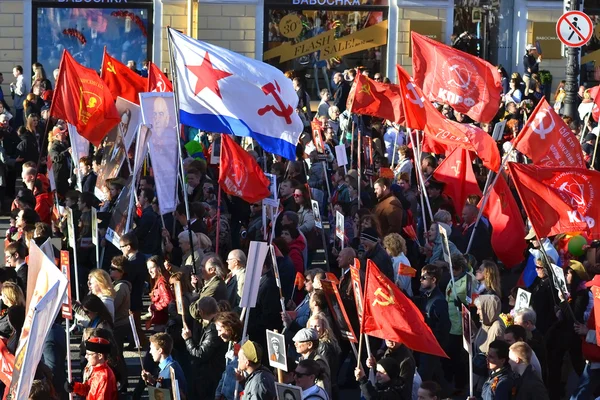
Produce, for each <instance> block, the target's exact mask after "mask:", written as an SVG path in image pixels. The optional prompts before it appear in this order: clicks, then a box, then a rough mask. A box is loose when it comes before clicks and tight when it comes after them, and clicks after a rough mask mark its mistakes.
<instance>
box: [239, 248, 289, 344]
mask: <svg viewBox="0 0 600 400" xmlns="http://www.w3.org/2000/svg"><path fill="white" fill-rule="evenodd" d="M247 271H248V270H247ZM249 321H250V323H249V324H248V337H249V338H250V339H251V340H253V341H255V342H257V343H258V344H260V345H261V347H262V348H263V349H266V348H267V338H266V335H265V330H266V329H270V330H274V329H281V303H280V302H279V289H278V288H277V283H276V282H275V275H274V274H273V270H272V267H271V263H270V257H267V260H266V262H265V265H264V267H263V270H262V276H261V277H260V282H259V284H258V296H257V298H256V307H253V308H251V309H250V316H249Z"/></svg>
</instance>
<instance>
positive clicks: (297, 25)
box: [279, 14, 304, 39]
mask: <svg viewBox="0 0 600 400" xmlns="http://www.w3.org/2000/svg"><path fill="white" fill-rule="evenodd" d="M303 28H304V26H303V25H302V20H300V17H299V16H298V15H296V14H288V15H286V16H285V17H283V18H281V21H279V33H281V34H282V35H283V36H284V37H286V38H288V39H295V38H297V37H298V35H300V34H301V33H302V29H303Z"/></svg>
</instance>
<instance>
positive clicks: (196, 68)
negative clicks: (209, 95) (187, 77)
mask: <svg viewBox="0 0 600 400" xmlns="http://www.w3.org/2000/svg"><path fill="white" fill-rule="evenodd" d="M186 68H187V69H189V70H190V71H191V72H192V73H193V74H194V75H196V77H197V78H198V80H197V81H196V88H195V89H194V94H195V95H196V96H197V95H198V93H200V92H201V91H202V89H204V88H208V89H210V90H211V91H212V92H213V93H214V94H216V95H217V96H219V97H220V98H222V97H221V91H220V90H219V83H218V81H219V80H220V79H223V78H227V77H228V76H230V75H232V74H231V73H229V72H225V71H221V70H218V69H215V68H214V67H213V65H212V63H211V61H210V58H209V57H208V51H207V52H206V53H204V61H202V64H200V65H186Z"/></svg>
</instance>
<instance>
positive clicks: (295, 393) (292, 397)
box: [275, 382, 302, 400]
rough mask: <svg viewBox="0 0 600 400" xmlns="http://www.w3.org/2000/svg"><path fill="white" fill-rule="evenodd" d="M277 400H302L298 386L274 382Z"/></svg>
mask: <svg viewBox="0 0 600 400" xmlns="http://www.w3.org/2000/svg"><path fill="white" fill-rule="evenodd" d="M275 390H276V391H277V400H302V389H301V388H300V387H298V386H293V385H286V384H285V383H277V382H275Z"/></svg>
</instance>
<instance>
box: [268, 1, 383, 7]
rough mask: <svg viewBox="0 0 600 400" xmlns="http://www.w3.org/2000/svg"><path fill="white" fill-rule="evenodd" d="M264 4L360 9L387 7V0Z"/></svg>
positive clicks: (277, 2) (275, 2)
mask: <svg viewBox="0 0 600 400" xmlns="http://www.w3.org/2000/svg"><path fill="white" fill-rule="evenodd" d="M265 4H268V5H283V6H309V7H310V6H315V7H352V8H354V9H361V8H378V7H379V8H381V7H387V6H388V0H376V1H368V0H265Z"/></svg>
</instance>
